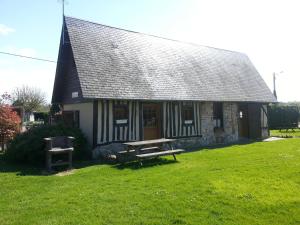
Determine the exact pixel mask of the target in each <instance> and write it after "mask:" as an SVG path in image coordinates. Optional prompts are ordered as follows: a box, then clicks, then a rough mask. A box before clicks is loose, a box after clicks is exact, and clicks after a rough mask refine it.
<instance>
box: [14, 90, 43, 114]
mask: <svg viewBox="0 0 300 225" xmlns="http://www.w3.org/2000/svg"><path fill="white" fill-rule="evenodd" d="M12 100H13V105H14V106H22V107H23V108H24V110H25V112H33V111H36V110H39V109H40V108H41V107H42V106H43V105H45V104H46V94H45V93H44V92H43V91H42V90H40V89H38V88H34V87H29V86H22V87H19V88H16V89H14V90H13V93H12Z"/></svg>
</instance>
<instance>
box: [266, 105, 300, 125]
mask: <svg viewBox="0 0 300 225" xmlns="http://www.w3.org/2000/svg"><path fill="white" fill-rule="evenodd" d="M269 116H270V117H269V126H270V129H280V128H296V127H298V121H299V116H300V115H299V109H298V107H296V106H289V105H272V106H271V107H270V109H269Z"/></svg>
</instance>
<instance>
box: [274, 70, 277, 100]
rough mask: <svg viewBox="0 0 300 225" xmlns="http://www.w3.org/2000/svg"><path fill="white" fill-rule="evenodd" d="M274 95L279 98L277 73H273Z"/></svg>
mask: <svg viewBox="0 0 300 225" xmlns="http://www.w3.org/2000/svg"><path fill="white" fill-rule="evenodd" d="M273 95H274V96H275V98H276V99H277V93H276V73H273Z"/></svg>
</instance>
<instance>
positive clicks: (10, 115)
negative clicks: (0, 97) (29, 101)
mask: <svg viewBox="0 0 300 225" xmlns="http://www.w3.org/2000/svg"><path fill="white" fill-rule="evenodd" d="M20 123H21V119H20V117H19V116H18V115H17V113H16V112H14V111H13V110H12V108H11V107H10V106H8V105H0V143H1V144H2V145H3V144H4V142H6V141H9V140H11V139H12V138H13V137H14V136H15V135H16V134H17V133H18V132H19V131H20Z"/></svg>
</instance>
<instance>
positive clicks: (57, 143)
mask: <svg viewBox="0 0 300 225" xmlns="http://www.w3.org/2000/svg"><path fill="white" fill-rule="evenodd" d="M44 140H45V141H46V147H45V150H46V167H47V170H48V171H49V172H51V171H52V168H53V167H54V166H63V165H68V166H69V169H71V168H72V154H73V151H74V148H73V140H74V137H66V136H59V137H49V138H44ZM58 154H67V155H68V160H66V161H63V160H58V161H56V162H52V156H53V155H58Z"/></svg>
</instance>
